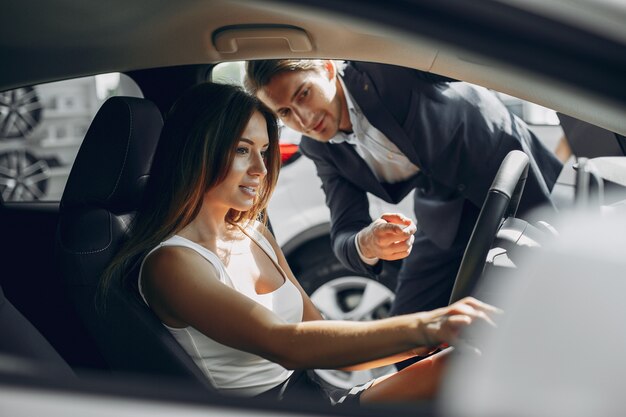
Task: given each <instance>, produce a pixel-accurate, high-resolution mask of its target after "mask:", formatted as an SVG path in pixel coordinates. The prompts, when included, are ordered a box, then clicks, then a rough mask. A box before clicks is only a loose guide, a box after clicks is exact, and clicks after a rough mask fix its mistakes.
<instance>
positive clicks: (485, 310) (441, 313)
mask: <svg viewBox="0 0 626 417" xmlns="http://www.w3.org/2000/svg"><path fill="white" fill-rule="evenodd" d="M496 314H502V310H500V309H499V308H497V307H494V306H492V305H489V304H487V303H483V302H482V301H478V300H477V299H475V298H472V297H466V298H463V299H462V300H459V301H457V302H456V303H454V304H450V305H449V306H447V307H442V308H438V309H436V310H432V311H426V312H422V313H417V315H418V316H419V318H420V321H421V323H420V325H419V331H420V335H421V339H422V341H423V344H422V346H428V347H438V346H440V345H455V344H457V343H459V342H460V340H459V334H460V333H461V331H462V330H463V329H464V328H466V327H469V326H475V325H481V324H483V325H488V326H491V327H496V324H495V322H494V321H493V318H492V317H493V316H494V315H496Z"/></svg>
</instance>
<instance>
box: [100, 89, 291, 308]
mask: <svg viewBox="0 0 626 417" xmlns="http://www.w3.org/2000/svg"><path fill="white" fill-rule="evenodd" d="M254 112H259V113H261V115H262V116H263V117H264V118H265V121H266V123H267V133H268V136H269V147H268V149H267V152H266V154H265V155H266V157H265V164H266V168H267V175H266V177H265V179H264V181H263V183H262V184H261V187H260V189H259V193H258V196H257V198H256V199H255V201H254V204H253V206H252V207H251V208H250V210H248V211H237V210H234V209H231V210H230V211H229V212H228V214H227V215H226V218H225V221H226V222H228V223H232V224H235V223H242V222H243V223H245V222H246V221H251V220H254V219H259V218H261V217H263V218H265V217H266V216H265V207H266V206H267V203H268V201H269V198H270V196H271V194H272V192H273V190H274V187H275V185H276V181H277V179H278V171H279V169H280V151H279V147H278V127H277V123H276V118H275V117H274V115H273V113H272V112H271V110H270V109H268V108H267V107H266V106H265V105H264V104H263V103H261V101H259V100H258V99H257V98H256V97H254V96H251V95H249V94H248V93H246V92H245V91H243V90H242V89H241V88H239V87H235V86H232V85H225V84H214V83H205V84H200V85H197V86H195V87H193V88H192V89H190V90H189V91H187V92H186V93H184V94H183V95H182V96H181V97H180V98H179V99H178V100H177V101H176V103H175V104H174V106H172V109H171V110H170V112H169V114H168V115H167V117H166V119H165V125H164V127H163V131H162V132H161V137H160V139H159V144H158V146H157V150H156V153H155V156H154V160H153V163H152V170H151V172H150V178H149V180H148V184H147V188H146V194H145V196H144V197H143V200H142V204H141V207H140V209H139V211H138V212H137V214H136V216H135V218H134V220H133V222H132V225H131V228H130V234H129V238H128V240H127V241H126V242H124V244H123V245H122V247H121V249H120V251H119V252H118V253H117V254H116V256H115V257H114V258H113V260H112V261H111V263H110V264H109V266H108V267H107V269H106V270H105V272H104V274H103V277H102V280H101V291H100V295H101V296H102V302H103V303H104V298H105V297H106V292H107V291H108V289H109V287H110V285H111V282H112V280H113V279H115V278H116V277H119V278H120V279H124V277H125V275H127V272H129V269H130V267H131V265H132V264H133V263H134V262H135V261H136V260H138V259H141V258H142V257H143V256H144V255H145V254H146V253H147V252H149V251H150V250H151V249H153V248H154V247H156V246H157V245H158V244H159V243H161V242H163V241H164V240H166V239H168V238H169V237H171V236H172V235H174V234H176V233H177V232H178V231H180V230H181V229H182V228H183V227H185V226H187V225H188V224H189V223H190V222H191V221H192V220H193V219H194V218H195V217H196V216H197V215H198V213H199V211H200V208H201V206H202V201H203V197H204V195H205V193H206V192H207V191H208V190H210V189H211V188H213V187H215V186H216V185H218V184H219V183H220V182H222V181H223V180H224V179H225V178H226V175H227V174H228V171H229V170H230V167H231V165H232V161H233V158H234V156H235V150H236V148H237V146H238V143H239V139H240V138H241V135H242V134H243V131H244V130H245V128H246V126H247V124H248V121H249V120H250V118H251V117H252V115H253V114H254Z"/></svg>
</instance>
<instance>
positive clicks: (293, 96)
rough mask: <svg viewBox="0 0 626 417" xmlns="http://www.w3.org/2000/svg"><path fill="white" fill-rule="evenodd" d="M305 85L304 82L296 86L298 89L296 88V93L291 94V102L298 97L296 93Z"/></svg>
mask: <svg viewBox="0 0 626 417" xmlns="http://www.w3.org/2000/svg"><path fill="white" fill-rule="evenodd" d="M305 83H306V81H302V84H300V85H299V86H298V88H296V91H295V92H294V93H293V95H292V96H291V101H293V99H294V98H295V97H296V96H297V95H298V93H299V92H300V91H301V90H302V87H303V86H304V84H305Z"/></svg>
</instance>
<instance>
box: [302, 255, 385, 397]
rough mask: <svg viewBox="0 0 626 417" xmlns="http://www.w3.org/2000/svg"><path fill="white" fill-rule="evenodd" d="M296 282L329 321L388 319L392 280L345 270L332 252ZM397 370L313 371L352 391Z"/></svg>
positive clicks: (324, 378) (303, 271)
mask: <svg viewBox="0 0 626 417" xmlns="http://www.w3.org/2000/svg"><path fill="white" fill-rule="evenodd" d="M299 280H300V282H301V284H302V286H303V288H304V289H305V290H306V291H307V293H308V294H309V296H310V297H311V300H312V301H313V303H314V304H315V306H316V307H317V308H318V310H320V312H321V313H322V315H323V316H324V317H325V318H326V319H329V320H376V319H382V318H385V317H388V316H389V311H390V309H391V303H392V302H393V299H394V293H393V288H394V286H393V285H394V284H393V282H394V281H395V279H393V278H391V277H386V276H384V275H383V277H382V279H381V281H376V280H374V279H372V278H369V277H365V276H360V275H358V274H355V273H354V272H351V271H349V270H348V269H346V268H345V267H344V266H343V265H341V263H340V262H339V261H338V260H337V258H335V256H334V255H333V254H332V253H327V254H326V256H323V257H318V258H317V262H314V263H310V264H309V267H307V268H304V269H302V270H301V272H300V274H299ZM395 371H396V367H395V366H393V365H390V366H384V367H380V368H375V369H371V370H365V371H352V372H347V371H339V370H327V369H323V370H316V373H317V374H318V375H319V376H320V377H321V378H322V379H323V380H324V381H326V382H327V383H329V384H331V385H333V386H336V387H340V388H351V387H353V386H355V385H357V384H361V383H364V382H367V381H369V380H370V379H373V378H377V377H380V376H384V375H387V374H390V373H393V372H395Z"/></svg>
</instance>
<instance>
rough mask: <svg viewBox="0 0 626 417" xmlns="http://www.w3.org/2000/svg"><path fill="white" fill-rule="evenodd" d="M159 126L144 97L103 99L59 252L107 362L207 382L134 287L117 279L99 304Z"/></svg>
mask: <svg viewBox="0 0 626 417" xmlns="http://www.w3.org/2000/svg"><path fill="white" fill-rule="evenodd" d="M162 126H163V121H162V118H161V114H160V112H159V110H158V108H157V107H156V106H155V105H154V104H153V103H151V102H150V101H148V100H144V99H137V98H128V97H114V98H111V99H109V100H108V101H106V102H105V103H104V104H103V106H102V108H101V109H100V110H99V112H98V114H97V115H96V117H95V119H94V121H93V122H92V124H91V127H90V128H89V131H88V132H87V135H86V137H85V140H84V142H83V144H82V145H81V148H80V151H79V152H78V156H77V157H76V161H75V163H74V166H73V167H72V171H71V173H70V176H69V179H68V182H67V185H66V189H65V192H64V194H63V198H62V199H61V205H60V213H59V226H58V230H57V238H56V250H57V257H58V259H59V262H60V268H61V272H62V275H63V277H64V280H65V281H66V284H67V286H68V290H69V293H70V297H71V298H72V299H73V301H74V303H75V305H76V308H77V311H78V313H79V315H80V316H81V318H82V319H83V320H84V322H85V324H86V325H87V327H88V328H89V329H90V331H91V332H92V334H93V336H94V339H95V340H96V343H97V344H98V346H99V347H100V349H101V350H102V355H103V356H104V358H105V359H106V361H107V363H108V364H109V365H110V367H111V369H112V370H114V371H124V372H140V373H144V374H145V373H148V374H155V375H159V376H169V377H178V378H182V379H184V380H185V382H187V383H190V384H193V385H195V386H197V387H201V388H202V389H205V390H206V389H208V390H211V389H212V387H211V386H210V385H209V383H208V381H207V379H206V377H205V376H204V375H203V374H202V373H201V371H200V369H199V368H198V367H197V366H196V365H195V363H194V362H193V360H192V359H191V358H190V357H189V356H188V355H187V354H186V352H185V351H184V350H183V349H182V348H181V347H180V345H179V344H178V343H177V342H176V341H175V340H174V338H173V337H172V336H171V334H170V333H169V332H168V331H167V330H166V329H165V328H164V327H163V326H162V325H161V323H160V321H159V320H158V318H157V317H156V316H155V315H154V314H153V313H152V312H151V310H150V309H148V308H147V307H146V306H145V304H144V303H143V302H142V301H141V300H140V299H139V298H138V296H137V294H136V293H133V291H131V290H130V289H128V288H122V286H121V285H120V284H119V283H114V285H113V287H112V288H111V290H110V291H109V293H108V297H107V298H106V300H107V302H106V306H105V308H104V309H97V308H96V300H95V297H96V293H97V291H98V283H99V280H100V276H101V274H102V272H103V271H104V269H105V267H106V266H107V265H108V263H109V262H110V261H111V259H112V257H113V255H114V254H115V252H116V251H117V249H118V248H119V245H120V243H121V242H122V240H123V238H124V236H125V235H126V234H127V233H128V226H129V223H130V221H131V220H132V216H133V213H134V211H135V210H136V209H137V208H138V205H139V203H140V199H141V196H142V193H143V190H144V187H145V184H146V182H147V178H148V175H149V171H150V166H151V162H152V157H153V155H154V152H155V149H156V146H157V142H158V138H159V134H160V131H161V128H162Z"/></svg>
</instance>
